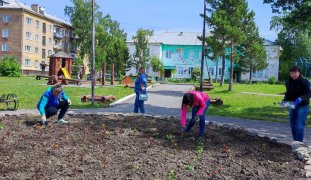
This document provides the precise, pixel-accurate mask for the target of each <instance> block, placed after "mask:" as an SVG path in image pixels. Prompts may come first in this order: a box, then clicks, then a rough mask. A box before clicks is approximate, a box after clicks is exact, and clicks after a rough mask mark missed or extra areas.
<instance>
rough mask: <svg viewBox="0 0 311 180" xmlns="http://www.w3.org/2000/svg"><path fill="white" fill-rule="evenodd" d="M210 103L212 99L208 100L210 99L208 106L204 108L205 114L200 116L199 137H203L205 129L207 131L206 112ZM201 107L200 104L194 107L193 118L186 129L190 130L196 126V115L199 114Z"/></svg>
mask: <svg viewBox="0 0 311 180" xmlns="http://www.w3.org/2000/svg"><path fill="white" fill-rule="evenodd" d="M209 105H210V100H208V101H207V102H206V108H205V109H204V112H203V114H202V115H201V116H200V130H199V137H201V136H203V135H204V131H205V113H206V111H207V109H208V107H209ZM199 109H200V106H196V107H193V108H192V118H191V120H190V121H189V122H188V124H187V127H186V129H185V131H189V130H190V129H191V128H192V127H193V126H194V124H195V122H196V118H195V117H196V115H197V113H198V111H199Z"/></svg>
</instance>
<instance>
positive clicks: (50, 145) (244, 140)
mask: <svg viewBox="0 0 311 180" xmlns="http://www.w3.org/2000/svg"><path fill="white" fill-rule="evenodd" d="M35 119H36V117H32V116H26V115H23V116H5V117H0V144H1V146H0V179H152V180H154V179H182V180H185V179H238V180H241V179H282V180H284V179H291V180H292V179H301V178H303V177H304V170H303V167H304V164H303V163H302V162H301V161H299V160H297V159H296V158H295V156H294V154H293V153H292V152H291V148H290V147H289V146H287V145H283V144H278V143H275V142H272V141H269V140H268V139H266V138H259V137H254V136H250V135H248V134H247V133H245V132H244V131H242V130H229V129H226V128H221V127H218V126H215V125H207V128H206V136H205V137H204V138H203V142H202V144H201V143H198V142H197V141H196V140H195V138H194V137H195V135H196V130H197V128H198V127H197V126H195V127H194V128H193V130H192V131H191V132H190V133H187V134H183V135H181V133H180V132H179V129H178V120H177V119H172V118H167V119H165V118H163V119H159V118H153V117H142V116H131V117H128V116H124V115H117V114H116V115H113V114H112V115H109V116H107V115H106V116H100V115H94V116H93V115H88V116H84V115H76V116H72V117H66V119H68V120H69V121H70V122H71V124H70V125H68V126H58V125H56V124H55V123H49V125H48V127H46V128H40V127H37V126H35V125H34V120H35ZM52 121H53V120H52Z"/></svg>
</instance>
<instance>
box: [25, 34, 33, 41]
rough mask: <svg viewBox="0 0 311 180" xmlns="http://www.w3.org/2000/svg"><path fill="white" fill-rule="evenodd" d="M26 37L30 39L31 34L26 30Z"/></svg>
mask: <svg viewBox="0 0 311 180" xmlns="http://www.w3.org/2000/svg"><path fill="white" fill-rule="evenodd" d="M26 39H28V40H32V34H31V32H26Z"/></svg>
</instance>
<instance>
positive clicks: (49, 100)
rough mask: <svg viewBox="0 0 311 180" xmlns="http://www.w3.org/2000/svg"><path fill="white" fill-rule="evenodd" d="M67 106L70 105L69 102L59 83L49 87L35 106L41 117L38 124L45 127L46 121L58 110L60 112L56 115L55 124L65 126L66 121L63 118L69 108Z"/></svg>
mask: <svg viewBox="0 0 311 180" xmlns="http://www.w3.org/2000/svg"><path fill="white" fill-rule="evenodd" d="M69 105H71V101H70V99H69V97H68V96H67V95H66V93H65V92H64V90H63V87H62V85H61V83H57V84H55V85H54V86H52V87H50V88H49V89H48V90H47V91H45V92H44V93H43V95H42V96H41V98H40V101H39V103H38V105H37V108H38V110H39V112H40V115H41V122H40V124H41V125H47V119H49V118H50V117H51V116H54V115H56V114H57V113H58V110H60V112H59V114H58V120H57V124H59V125H62V124H67V123H68V121H65V120H64V119H63V118H64V116H65V114H66V112H67V110H68V108H69Z"/></svg>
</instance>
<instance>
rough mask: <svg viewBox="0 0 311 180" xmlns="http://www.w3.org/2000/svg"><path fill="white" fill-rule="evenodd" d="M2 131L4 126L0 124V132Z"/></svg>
mask: <svg viewBox="0 0 311 180" xmlns="http://www.w3.org/2000/svg"><path fill="white" fill-rule="evenodd" d="M2 129H4V124H3V123H1V122H0V130H2Z"/></svg>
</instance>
